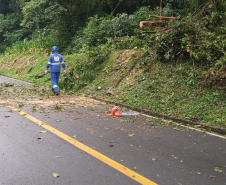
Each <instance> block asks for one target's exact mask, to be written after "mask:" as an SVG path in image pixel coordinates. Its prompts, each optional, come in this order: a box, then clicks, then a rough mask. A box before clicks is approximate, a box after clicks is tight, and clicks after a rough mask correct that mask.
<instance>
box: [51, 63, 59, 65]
mask: <svg viewBox="0 0 226 185" xmlns="http://www.w3.org/2000/svg"><path fill="white" fill-rule="evenodd" d="M60 64H61V63H51V64H50V65H60Z"/></svg>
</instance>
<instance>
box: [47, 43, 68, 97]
mask: <svg viewBox="0 0 226 185" xmlns="http://www.w3.org/2000/svg"><path fill="white" fill-rule="evenodd" d="M52 52H53V54H51V55H50V57H49V62H48V64H47V66H46V70H45V74H47V72H48V69H49V67H50V77H51V83H52V91H53V92H54V93H55V94H56V95H59V94H60V91H59V87H58V82H59V78H60V69H61V65H62V67H63V68H64V74H66V69H65V63H64V59H63V56H62V55H61V54H59V53H58V47H57V46H54V47H53V48H52Z"/></svg>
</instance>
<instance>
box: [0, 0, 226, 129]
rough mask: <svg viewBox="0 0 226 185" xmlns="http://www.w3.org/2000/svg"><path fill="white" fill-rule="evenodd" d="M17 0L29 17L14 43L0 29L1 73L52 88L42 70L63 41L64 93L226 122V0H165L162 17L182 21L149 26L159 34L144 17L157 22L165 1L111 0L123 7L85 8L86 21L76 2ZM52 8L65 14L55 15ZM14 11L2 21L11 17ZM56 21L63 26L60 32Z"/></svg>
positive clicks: (209, 122)
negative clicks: (143, 25) (144, 24)
mask: <svg viewBox="0 0 226 185" xmlns="http://www.w3.org/2000/svg"><path fill="white" fill-rule="evenodd" d="M93 1H94V0H93ZM10 2H11V3H12V2H13V1H10ZM18 2H20V4H19V5H18V6H19V8H18V9H17V13H18V14H20V15H21V16H20V17H22V18H21V19H20V20H18V22H19V23H21V24H20V25H19V24H18V27H17V28H15V29H14V31H15V32H13V33H12V35H13V36H14V37H12V38H11V39H13V38H15V40H12V41H10V42H9V41H7V39H8V37H6V36H7V35H6V33H7V31H4V34H3V31H2V32H1V33H0V38H1V39H0V40H1V42H2V47H1V50H2V55H1V59H0V65H1V67H0V73H1V74H4V75H7V76H12V77H15V78H19V79H23V80H27V81H31V82H34V83H35V84H42V85H45V86H46V88H47V89H49V91H50V89H51V86H50V81H48V79H49V75H46V76H44V77H42V78H38V77H37V74H39V73H42V72H44V69H45V66H46V63H47V61H48V57H49V54H50V49H51V47H52V46H53V45H58V46H59V47H60V53H62V54H63V55H64V59H65V62H66V65H67V75H65V76H63V75H61V79H60V84H59V85H60V89H61V92H62V93H65V94H70V95H83V96H90V97H99V98H103V99H108V100H111V101H115V102H121V103H125V104H129V105H131V106H133V107H138V108H145V109H149V110H152V111H155V112H158V113H162V114H164V115H169V116H173V117H180V118H184V119H188V120H191V121H194V122H197V123H200V124H201V123H202V124H207V125H215V126H224V127H225V126H226V109H225V107H226V95H225V92H226V91H225V90H226V65H225V64H226V35H225V32H226V26H225V25H226V24H225V23H226V21H225V20H226V19H225V18H226V14H225V12H226V2H225V1H221V0H214V1H213V0H209V1H202V0H197V1H183V2H182V1H176V0H172V1H170V2H169V1H163V2H164V4H163V9H162V12H161V13H162V15H163V16H168V17H172V16H174V17H176V19H175V20H171V21H169V25H168V27H165V28H144V29H143V31H156V33H141V29H140V28H139V22H140V21H145V20H150V18H149V15H150V14H151V15H159V12H160V7H159V2H158V3H157V4H155V3H153V4H152V3H150V2H149V1H144V3H143V4H142V3H140V4H139V5H135V4H133V1H128V3H127V4H126V3H125V4H124V3H122V4H121V3H120V2H121V1H118V3H116V1H114V3H115V4H114V3H113V1H112V3H113V5H112V6H111V7H118V8H116V9H114V8H111V11H110V12H107V11H106V9H104V8H103V7H98V8H99V9H97V8H96V7H95V6H94V5H92V6H91V5H90V6H91V7H90V9H89V12H88V13H87V12H86V14H85V13H84V12H80V13H81V15H82V18H81V20H77V19H76V18H75V17H73V16H75V15H72V12H73V10H74V9H75V8H76V6H72V5H70V4H67V3H65V4H64V5H62V4H61V3H60V1H59V2H58V1H55V3H53V4H51V5H49V3H50V1H49V0H42V1H39V2H36V1H33V0H31V1H28V2H24V1H18ZM103 2H105V1H103ZM109 2H110V1H109ZM167 2H168V3H167ZM106 3H107V2H106ZM105 5H106V6H109V7H110V4H105ZM116 5H118V6H116ZM147 5H149V6H147ZM53 6H54V7H57V10H58V11H59V12H56V13H55V14H52V13H53V12H51V8H53ZM77 6H84V7H86V5H85V4H82V3H81V4H79V5H77ZM9 7H11V8H12V6H9ZM128 7H129V9H128V10H129V11H127V12H126V11H125V9H126V8H128ZM14 8H15V7H14ZM73 8H74V9H73ZM43 10H45V11H47V12H48V11H49V14H48V16H47V17H43V16H41V14H42V13H43V12H42V11H43ZM66 10H67V11H69V13H68V14H67V13H66V12H67V11H66ZM86 10H87V9H86ZM1 11H3V10H1ZM10 11H12V12H13V13H15V11H13V9H11V10H10ZM34 11H36V14H34ZM106 13H108V14H106ZM9 14H10V15H9ZM11 14H12V13H8V14H6V15H5V16H3V17H2V19H3V20H4V21H5V22H7V21H9V20H12V19H11V18H10V17H8V16H13V15H11ZM69 15H70V16H72V17H73V18H74V22H73V24H69V23H70V22H69V21H68V17H67V16H69ZM76 16H77V15H76ZM53 18H57V22H54V21H53V22H52V21H51V20H52V19H53ZM47 23H48V24H47ZM56 24H61V25H63V26H62V27H61V28H59V27H57V29H54V26H56ZM0 26H1V27H4V26H5V25H3V22H1V23H0ZM5 27H6V26H5ZM5 29H6V28H5ZM60 29H62V30H60ZM2 30H3V29H2ZM168 30H169V31H168ZM22 32H23V33H22ZM69 32H70V34H69ZM16 33H17V35H16ZM19 33H21V35H19ZM20 36H21V37H20ZM58 38H59V39H58ZM39 93H40V92H39ZM40 95H41V96H44V95H45V92H44V91H43V92H41V93H40Z"/></svg>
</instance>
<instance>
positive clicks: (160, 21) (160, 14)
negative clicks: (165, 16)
mask: <svg viewBox="0 0 226 185" xmlns="http://www.w3.org/2000/svg"><path fill="white" fill-rule="evenodd" d="M161 20H162V0H161V1H160V22H161Z"/></svg>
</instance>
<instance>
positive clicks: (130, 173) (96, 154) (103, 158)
mask: <svg viewBox="0 0 226 185" xmlns="http://www.w3.org/2000/svg"><path fill="white" fill-rule="evenodd" d="M1 103H3V102H1ZM3 104H4V103H3ZM7 107H9V108H10V109H12V110H14V111H15V112H18V113H19V114H20V115H22V116H24V117H26V118H28V119H29V120H31V121H33V122H35V123H36V124H38V125H40V126H42V127H43V128H45V129H46V130H48V131H50V132H52V133H54V134H55V135H57V136H59V137H60V138H62V139H64V140H65V141H67V142H69V143H71V144H72V145H74V146H76V147H77V148H79V149H81V150H83V151H85V152H86V153H88V154H90V155H92V156H93V157H95V158H97V159H99V160H100V161H102V162H104V163H106V164H107V165H109V166H111V167H112V168H115V169H116V170H118V171H120V172H121V173H123V174H125V175H127V176H128V177H130V178H132V179H133V180H135V181H137V182H139V183H140V184H144V185H157V184H156V183H154V182H152V181H151V180H149V179H147V178H146V177H144V176H142V175H140V174H138V173H136V172H134V171H133V170H130V169H129V168H127V167H125V166H123V165H121V164H120V163H118V162H116V161H114V160H112V159H110V158H109V157H107V156H105V155H103V154H101V153H99V152H97V151H96V150H94V149H92V148H90V147H88V146H86V145H84V144H82V143H81V142H79V141H77V140H75V139H74V138H72V137H70V136H68V135H66V134H64V133H63V132H61V131H59V130H57V129H55V128H53V127H51V126H50V125H48V124H46V123H44V122H42V121H40V120H38V119H37V118H35V117H33V116H31V115H29V114H27V113H25V112H23V111H21V110H20V109H18V108H16V107H13V106H12V105H8V106H7Z"/></svg>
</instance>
